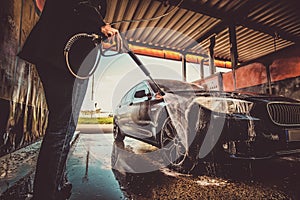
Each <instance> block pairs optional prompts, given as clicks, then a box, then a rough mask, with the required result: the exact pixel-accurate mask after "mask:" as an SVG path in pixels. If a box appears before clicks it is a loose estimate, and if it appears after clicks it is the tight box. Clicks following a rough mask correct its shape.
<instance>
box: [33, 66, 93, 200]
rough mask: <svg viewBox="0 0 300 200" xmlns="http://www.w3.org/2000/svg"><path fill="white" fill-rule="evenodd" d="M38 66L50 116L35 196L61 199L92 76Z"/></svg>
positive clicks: (36, 175) (38, 162)
mask: <svg viewBox="0 0 300 200" xmlns="http://www.w3.org/2000/svg"><path fill="white" fill-rule="evenodd" d="M37 70H38V73H39V75H40V78H41V81H42V83H43V87H44V91H45V96H46V100H47V104H48V109H49V116H48V127H47V130H46V133H45V136H44V139H43V142H42V146H41V149H40V153H39V157H38V161H37V165H36V173H35V180H34V187H33V197H34V199H39V200H47V199H49V200H50V199H51V200H54V199H55V200H57V199H58V198H57V197H58V193H59V191H60V188H61V187H62V185H63V182H64V170H65V167H66V160H67V156H68V153H69V150H70V141H71V139H72V137H73V135H74V132H75V129H76V125H77V120H78V116H79V112H80V108H81V105H82V102H83V99H84V96H85V92H86V89H87V84H88V80H78V79H75V78H74V77H72V75H71V74H70V73H66V72H62V71H59V70H57V69H55V67H53V66H50V65H48V66H47V65H46V66H45V65H43V66H38V67H37Z"/></svg>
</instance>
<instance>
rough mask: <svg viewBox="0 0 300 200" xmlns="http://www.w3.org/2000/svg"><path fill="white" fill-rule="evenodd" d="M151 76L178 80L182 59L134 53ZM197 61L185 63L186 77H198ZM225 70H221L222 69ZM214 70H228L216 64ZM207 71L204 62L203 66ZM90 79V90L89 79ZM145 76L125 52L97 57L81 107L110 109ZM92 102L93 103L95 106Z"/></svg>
mask: <svg viewBox="0 0 300 200" xmlns="http://www.w3.org/2000/svg"><path fill="white" fill-rule="evenodd" d="M138 57H139V58H140V60H141V61H142V62H143V64H144V65H145V66H146V68H147V69H148V70H149V71H150V74H151V77H152V78H154V79H155V78H164V79H174V80H182V63H181V61H173V60H167V59H161V58H153V57H148V56H138ZM199 69H200V65H199V64H192V63H188V64H187V81H188V82H191V81H194V80H198V79H200V72H199ZM224 70H225V71H224ZM217 71H224V72H226V71H228V69H221V68H218V69H217ZM204 74H205V76H208V75H209V70H208V66H206V67H205V70H204ZM93 79H94V92H92V91H93V89H92V85H93V84H92V80H93ZM145 79H148V77H147V76H145V74H144V73H143V72H142V71H141V69H140V68H139V67H138V66H137V65H136V64H135V63H134V62H133V60H132V59H131V58H130V57H129V56H128V54H126V53H123V54H119V55H116V56H112V57H103V56H102V57H101V60H100V63H99V65H98V67H97V70H96V72H95V74H94V78H92V77H91V78H90V80H89V86H88V89H87V92H86V96H85V99H84V102H83V105H82V108H81V110H94V109H96V108H97V109H98V108H100V109H101V111H102V112H113V110H114V107H115V106H116V105H117V104H118V103H119V101H120V99H121V98H122V97H123V95H124V94H125V93H126V92H127V91H128V90H129V89H130V88H131V87H132V86H134V85H136V84H137V83H139V82H140V81H142V80H145ZM95 103H96V105H97V106H96V107H95Z"/></svg>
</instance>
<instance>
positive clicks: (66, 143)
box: [19, 0, 118, 200]
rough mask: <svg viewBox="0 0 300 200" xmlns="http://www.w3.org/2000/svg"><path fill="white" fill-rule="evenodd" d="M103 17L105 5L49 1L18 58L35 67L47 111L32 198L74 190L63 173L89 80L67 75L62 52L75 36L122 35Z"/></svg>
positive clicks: (98, 0)
mask: <svg viewBox="0 0 300 200" xmlns="http://www.w3.org/2000/svg"><path fill="white" fill-rule="evenodd" d="M105 14H106V1H105V0H47V1H46V3H45V5H44V9H43V12H42V14H41V16H40V19H39V21H38V22H37V24H36V25H35V27H34V28H33V30H32V31H31V33H30V35H29V36H28V38H27V40H26V42H25V44H24V46H23V49H22V51H21V52H20V53H19V57H20V58H22V59H24V60H25V61H27V62H30V63H32V64H35V65H36V68H37V71H38V73H39V75H40V78H41V81H42V83H43V87H44V91H45V96H46V100H47V104H48V109H49V116H48V127H47V130H46V133H45V136H44V139H43V142H42V146H41V149H40V153H39V157H38V161H37V165H36V173H35V180H34V189H33V199H38V200H47V199H49V200H50V199H51V200H54V199H55V200H58V199H67V198H68V196H69V193H70V190H71V185H70V184H68V183H67V184H65V183H64V169H65V165H66V159H67V155H68V153H69V149H70V140H71V139H72V136H73V134H74V131H75V129H76V125H77V120H78V115H79V110H80V107H81V105H82V101H83V99H84V95H85V91H86V88H87V80H76V78H75V77H74V76H72V75H71V73H70V72H69V71H68V68H67V66H66V62H65V57H64V47H65V45H66V43H67V41H68V40H69V39H70V38H71V37H72V36H73V35H75V34H77V33H90V34H91V33H96V34H102V35H103V36H105V37H113V36H114V35H116V34H118V31H117V30H116V29H114V28H112V27H111V26H110V25H108V24H106V23H105V22H104V19H103V18H104V16H105ZM82 50H85V49H84V47H83V48H82ZM82 53H85V52H84V51H83V52H82ZM77 54H78V55H76V53H75V58H76V59H75V60H76V62H75V65H76V67H77V69H78V67H79V66H80V64H81V63H80V62H81V61H82V59H81V60H78V59H77V56H80V52H77Z"/></svg>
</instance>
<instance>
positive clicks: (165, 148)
mask: <svg viewBox="0 0 300 200" xmlns="http://www.w3.org/2000/svg"><path fill="white" fill-rule="evenodd" d="M160 144H161V149H162V152H163V158H164V161H165V163H166V164H167V165H168V166H169V167H170V168H171V169H174V170H176V171H179V172H183V173H188V172H190V171H191V170H193V168H194V167H195V165H196V162H194V161H193V160H192V159H190V157H189V156H188V149H187V148H188V147H186V146H187V145H186V141H185V139H184V138H182V137H179V135H178V133H177V131H176V127H175V126H174V125H173V123H172V120H171V118H170V117H168V118H167V119H166V120H165V122H164V124H163V127H162V129H161V135H160Z"/></svg>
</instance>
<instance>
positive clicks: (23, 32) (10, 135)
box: [0, 0, 48, 156]
mask: <svg viewBox="0 0 300 200" xmlns="http://www.w3.org/2000/svg"><path fill="white" fill-rule="evenodd" d="M38 18H39V16H38V14H37V13H36V9H35V4H34V1H33V0H2V1H1V2H0V20H1V23H0V156H1V155H3V154H6V153H9V152H11V151H14V150H15V149H18V148H20V147H23V146H25V145H27V144H30V143H32V142H34V141H36V140H37V139H39V138H40V137H41V136H43V134H44V132H45V128H46V126H47V115H48V110H47V104H46V100H45V97H44V92H43V87H42V84H41V82H40V79H39V76H38V74H37V71H36V69H35V66H33V65H31V64H28V63H25V62H24V61H22V60H21V59H18V57H17V53H18V52H19V50H20V48H21V46H22V44H23V43H24V41H25V39H26V37H27V36H28V34H29V32H30V31H31V29H32V27H33V26H34V24H35V23H36V22H37V20H38Z"/></svg>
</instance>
